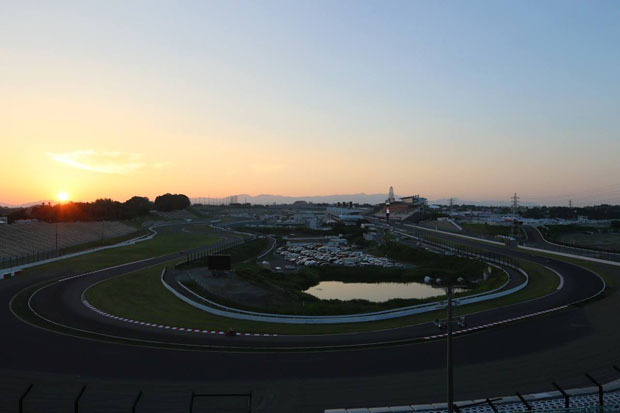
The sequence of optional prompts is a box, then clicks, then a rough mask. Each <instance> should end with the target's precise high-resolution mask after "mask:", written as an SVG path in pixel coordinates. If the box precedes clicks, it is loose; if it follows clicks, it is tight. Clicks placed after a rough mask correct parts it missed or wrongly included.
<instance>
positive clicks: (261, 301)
mask: <svg viewBox="0 0 620 413" xmlns="http://www.w3.org/2000/svg"><path fill="white" fill-rule="evenodd" d="M176 271H177V272H178V278H177V279H178V280H179V281H181V282H186V281H193V282H195V283H196V284H198V285H199V286H200V287H201V288H202V289H203V290H205V291H206V292H207V293H208V295H211V296H215V297H220V298H222V299H224V300H226V301H228V302H232V303H236V304H241V305H242V306H243V307H247V306H251V307H257V308H273V309H277V308H279V307H284V306H286V305H288V304H290V302H291V298H292V297H289V296H288V295H287V294H286V293H285V292H284V291H282V293H278V292H277V291H274V290H273V289H268V288H265V287H262V286H260V285H256V284H253V283H251V282H249V281H247V280H245V279H243V278H241V277H239V276H237V275H236V274H235V273H234V272H231V273H228V274H227V275H223V274H214V273H213V272H211V271H209V270H207V269H206V268H192V269H187V270H176ZM207 298H208V297H207Z"/></svg>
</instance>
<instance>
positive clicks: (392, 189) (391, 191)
mask: <svg viewBox="0 0 620 413" xmlns="http://www.w3.org/2000/svg"><path fill="white" fill-rule="evenodd" d="M387 200H388V202H394V201H395V200H396V198H394V188H392V187H390V191H389V192H388V199H387Z"/></svg>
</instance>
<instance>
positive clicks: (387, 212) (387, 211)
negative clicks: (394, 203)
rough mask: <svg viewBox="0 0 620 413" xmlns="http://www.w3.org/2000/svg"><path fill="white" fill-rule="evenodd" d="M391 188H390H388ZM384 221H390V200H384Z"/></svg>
mask: <svg viewBox="0 0 620 413" xmlns="http://www.w3.org/2000/svg"><path fill="white" fill-rule="evenodd" d="M390 189H391V188H390ZM385 222H387V223H388V224H389V223H390V200H389V199H388V200H387V201H385Z"/></svg>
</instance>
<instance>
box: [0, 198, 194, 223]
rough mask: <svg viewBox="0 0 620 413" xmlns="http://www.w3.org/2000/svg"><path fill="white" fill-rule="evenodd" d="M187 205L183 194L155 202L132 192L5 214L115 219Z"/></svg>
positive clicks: (60, 219)
mask: <svg viewBox="0 0 620 413" xmlns="http://www.w3.org/2000/svg"><path fill="white" fill-rule="evenodd" d="M189 205H190V202H189V198H188V197H187V196H185V195H171V194H165V195H161V196H158V197H157V198H156V199H155V203H153V202H151V201H150V200H149V199H148V198H147V197H141V196H134V197H132V198H130V199H128V200H127V201H125V202H118V201H113V200H111V199H97V200H96V201H95V202H68V203H65V204H56V205H51V204H41V205H37V206H33V207H30V208H20V209H18V210H17V211H13V212H12V213H11V214H9V215H8V218H9V223H11V222H14V221H16V220H19V219H37V220H39V221H44V222H75V221H116V220H124V219H132V218H137V217H140V216H145V215H148V214H149V211H151V210H152V209H157V210H159V211H173V210H177V209H183V208H187V207H188V206H189Z"/></svg>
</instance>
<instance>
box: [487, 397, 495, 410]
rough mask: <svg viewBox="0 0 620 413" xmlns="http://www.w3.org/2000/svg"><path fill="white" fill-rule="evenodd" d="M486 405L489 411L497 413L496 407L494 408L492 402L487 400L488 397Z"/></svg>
mask: <svg viewBox="0 0 620 413" xmlns="http://www.w3.org/2000/svg"><path fill="white" fill-rule="evenodd" d="M487 404H488V405H489V406H490V407H491V409H492V410H493V411H494V412H495V413H497V407H495V405H494V404H493V402H492V401H491V399H489V398H488V397H487Z"/></svg>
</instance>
